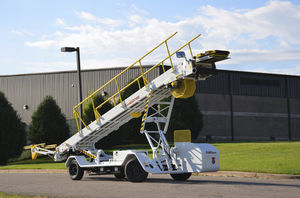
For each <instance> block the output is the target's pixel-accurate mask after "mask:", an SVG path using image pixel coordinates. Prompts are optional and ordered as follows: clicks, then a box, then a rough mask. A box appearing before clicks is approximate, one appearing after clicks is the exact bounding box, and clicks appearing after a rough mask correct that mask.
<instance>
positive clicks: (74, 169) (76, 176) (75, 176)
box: [69, 159, 84, 180]
mask: <svg viewBox="0 0 300 198" xmlns="http://www.w3.org/2000/svg"><path fill="white" fill-rule="evenodd" d="M83 174H84V170H83V169H82V168H81V167H80V166H79V165H78V163H77V162H76V160H74V159H73V160H72V161H71V163H70V166H69V175H70V177H71V179H72V180H81V178H82V177H83Z"/></svg>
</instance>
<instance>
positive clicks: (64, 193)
mask: <svg viewBox="0 0 300 198" xmlns="http://www.w3.org/2000/svg"><path fill="white" fill-rule="evenodd" d="M0 192H5V193H10V194H23V195H30V196H31V195H38V196H47V197H52V196H55V197H110V198H112V197H130V198H147V197H151V198H155V197H163V198H169V197H170V198H171V197H172V198H176V197H193V198H194V197H230V198H235V197H264V198H268V197H272V198H276V197H278V198H279V197H280V198H282V197H284V198H289V197H297V198H298V197H300V180H299V179H263V178H255V177H252V178H242V177H220V176H192V177H191V178H190V179H189V180H188V181H186V182H177V181H173V180H172V179H171V177H170V176H169V175H149V177H148V179H147V180H146V181H145V182H142V183H131V182H128V181H126V180H117V179H115V178H114V176H113V175H101V176H88V175H85V176H84V177H83V179H82V180H80V181H72V180H71V179H70V178H69V176H68V175H67V174H66V173H3V172H2V173H0Z"/></svg>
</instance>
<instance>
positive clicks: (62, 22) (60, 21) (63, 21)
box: [55, 18, 66, 26]
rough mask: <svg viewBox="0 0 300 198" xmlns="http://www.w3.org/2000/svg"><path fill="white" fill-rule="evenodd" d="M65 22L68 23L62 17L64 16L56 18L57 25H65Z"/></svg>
mask: <svg viewBox="0 0 300 198" xmlns="http://www.w3.org/2000/svg"><path fill="white" fill-rule="evenodd" d="M65 24H66V23H65V20H64V19H62V18H57V19H56V20H55V25H57V26H60V25H65Z"/></svg>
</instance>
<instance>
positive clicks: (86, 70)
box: [0, 65, 300, 78]
mask: <svg viewBox="0 0 300 198" xmlns="http://www.w3.org/2000/svg"><path fill="white" fill-rule="evenodd" d="M152 66H153V65H143V67H145V68H150V67H152ZM165 66H167V65H165ZM137 67H139V66H134V68H137ZM126 68H127V67H106V68H98V69H82V70H81V72H91V71H103V70H120V69H126ZM218 71H221V72H230V73H242V74H258V75H270V76H281V77H282V76H288V77H297V78H299V77H300V75H290V74H274V73H264V72H253V71H238V70H224V69H218ZM76 72H77V70H65V71H55V72H38V73H26V74H11V75H0V77H14V76H31V75H48V74H62V73H76Z"/></svg>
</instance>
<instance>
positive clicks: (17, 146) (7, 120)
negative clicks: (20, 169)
mask: <svg viewBox="0 0 300 198" xmlns="http://www.w3.org/2000/svg"><path fill="white" fill-rule="evenodd" d="M25 144H26V133H25V124H24V123H22V122H21V119H20V117H19V116H18V114H17V112H16V111H15V110H14V109H13V107H12V106H11V104H10V103H9V102H8V101H7V99H6V97H5V95H4V94H3V93H2V92H0V164H1V165H2V164H5V163H6V162H7V160H8V159H9V158H13V157H18V156H19V155H20V154H21V152H22V150H23V146H24V145H25Z"/></svg>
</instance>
